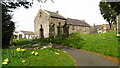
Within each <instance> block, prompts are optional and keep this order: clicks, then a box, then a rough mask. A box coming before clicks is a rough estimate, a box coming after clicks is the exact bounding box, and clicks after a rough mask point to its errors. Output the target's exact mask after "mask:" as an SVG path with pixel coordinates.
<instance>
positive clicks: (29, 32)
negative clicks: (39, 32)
mask: <svg viewBox="0 0 120 68" xmlns="http://www.w3.org/2000/svg"><path fill="white" fill-rule="evenodd" d="M21 32H23V33H24V34H26V35H34V32H32V31H22V30H21Z"/></svg>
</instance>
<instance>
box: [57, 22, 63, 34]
mask: <svg viewBox="0 0 120 68" xmlns="http://www.w3.org/2000/svg"><path fill="white" fill-rule="evenodd" d="M57 29H58V32H57V33H58V34H57V36H62V26H61V25H60V22H59V25H58V26H57Z"/></svg>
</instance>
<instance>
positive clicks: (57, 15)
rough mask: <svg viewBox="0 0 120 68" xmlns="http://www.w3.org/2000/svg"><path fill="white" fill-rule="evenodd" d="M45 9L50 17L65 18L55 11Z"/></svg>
mask: <svg viewBox="0 0 120 68" xmlns="http://www.w3.org/2000/svg"><path fill="white" fill-rule="evenodd" d="M45 11H46V12H48V13H49V14H50V16H51V17H52V18H58V19H64V20H67V19H66V18H65V17H63V16H62V15H60V14H58V13H57V12H51V11H48V10H45Z"/></svg>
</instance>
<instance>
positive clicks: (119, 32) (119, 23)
mask: <svg viewBox="0 0 120 68" xmlns="http://www.w3.org/2000/svg"><path fill="white" fill-rule="evenodd" d="M116 20H117V36H120V14H119V15H118V16H117V19H116Z"/></svg>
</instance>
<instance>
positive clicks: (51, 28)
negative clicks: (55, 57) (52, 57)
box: [49, 23, 55, 38]
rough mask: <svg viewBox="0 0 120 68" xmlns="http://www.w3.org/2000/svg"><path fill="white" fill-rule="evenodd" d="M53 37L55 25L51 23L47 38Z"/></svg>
mask: <svg viewBox="0 0 120 68" xmlns="http://www.w3.org/2000/svg"><path fill="white" fill-rule="evenodd" d="M54 37H55V24H53V23H51V24H50V26H49V38H54Z"/></svg>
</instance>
